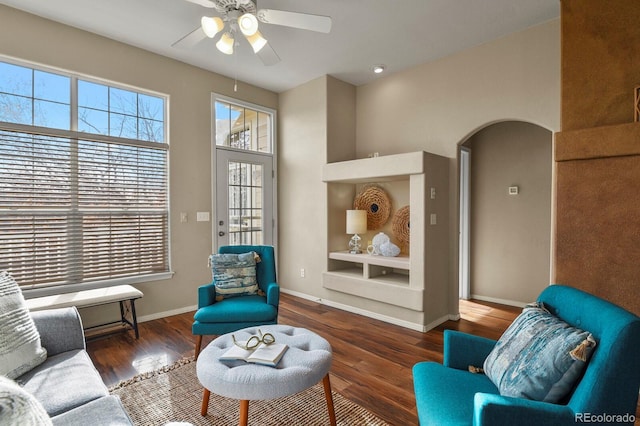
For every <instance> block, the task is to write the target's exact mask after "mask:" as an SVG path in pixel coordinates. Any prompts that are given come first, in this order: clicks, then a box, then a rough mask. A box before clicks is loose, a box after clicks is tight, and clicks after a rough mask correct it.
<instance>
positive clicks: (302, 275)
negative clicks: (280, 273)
mask: <svg viewBox="0 0 640 426" xmlns="http://www.w3.org/2000/svg"><path fill="white" fill-rule="evenodd" d="M304 274H305V271H304V268H300V278H304Z"/></svg>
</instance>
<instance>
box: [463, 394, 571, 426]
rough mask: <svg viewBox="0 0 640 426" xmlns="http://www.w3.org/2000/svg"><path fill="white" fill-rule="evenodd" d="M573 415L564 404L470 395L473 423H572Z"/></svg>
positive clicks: (482, 425) (521, 425) (532, 425)
mask: <svg viewBox="0 0 640 426" xmlns="http://www.w3.org/2000/svg"><path fill="white" fill-rule="evenodd" d="M576 420H577V417H576V415H575V413H574V412H573V410H571V408H569V407H568V406H566V405H558V404H550V403H547V402H540V401H532V400H529V399H521V398H510V397H506V396H501V395H494V394H488V393H481V392H479V393H477V394H475V397H474V412H473V424H474V426H488V425H491V426H495V425H518V426H540V425H557V426H560V425H575V424H576Z"/></svg>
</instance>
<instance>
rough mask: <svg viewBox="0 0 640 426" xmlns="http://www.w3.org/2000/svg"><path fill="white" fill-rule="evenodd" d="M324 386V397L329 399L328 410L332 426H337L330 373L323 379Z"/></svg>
mask: <svg viewBox="0 0 640 426" xmlns="http://www.w3.org/2000/svg"><path fill="white" fill-rule="evenodd" d="M322 385H323V386H324V396H325V398H326V399H327V410H328V411H329V421H330V422H331V426H336V424H337V420H336V410H335V408H334V407H333V395H332V394H331V382H330V381H329V373H327V375H326V376H324V379H322Z"/></svg>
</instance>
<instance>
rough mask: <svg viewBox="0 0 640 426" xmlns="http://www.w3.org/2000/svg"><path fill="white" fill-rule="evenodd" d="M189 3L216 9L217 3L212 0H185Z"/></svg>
mask: <svg viewBox="0 0 640 426" xmlns="http://www.w3.org/2000/svg"><path fill="white" fill-rule="evenodd" d="M185 1H188V2H189V3H194V4H199V5H200V6H202V7H207V8H209V9H214V8H215V7H216V5H215V4H214V3H213V2H212V1H210V0H185Z"/></svg>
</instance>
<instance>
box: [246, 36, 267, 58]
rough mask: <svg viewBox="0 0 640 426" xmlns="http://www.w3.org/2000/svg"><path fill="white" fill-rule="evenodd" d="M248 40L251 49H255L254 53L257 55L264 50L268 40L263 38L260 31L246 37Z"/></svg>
mask: <svg viewBox="0 0 640 426" xmlns="http://www.w3.org/2000/svg"><path fill="white" fill-rule="evenodd" d="M246 38H247V41H248V42H249V44H250V45H251V47H253V51H254V52H255V53H258V52H259V51H260V49H262V48H263V47H264V46H265V44H267V40H266V39H265V38H264V37H262V34H260V31H256V32H255V33H254V34H253V35H250V36H246Z"/></svg>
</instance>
